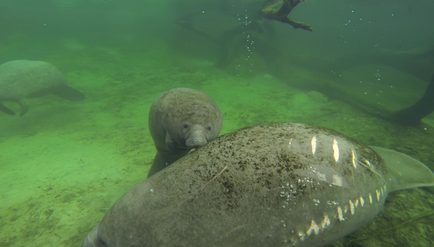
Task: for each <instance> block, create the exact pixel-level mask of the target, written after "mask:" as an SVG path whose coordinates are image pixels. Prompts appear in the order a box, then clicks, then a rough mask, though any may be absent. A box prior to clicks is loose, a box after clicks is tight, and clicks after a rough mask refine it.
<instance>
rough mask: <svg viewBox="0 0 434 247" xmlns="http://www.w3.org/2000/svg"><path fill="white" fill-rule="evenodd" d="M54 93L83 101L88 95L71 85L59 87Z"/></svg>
mask: <svg viewBox="0 0 434 247" xmlns="http://www.w3.org/2000/svg"><path fill="white" fill-rule="evenodd" d="M53 94H55V95H57V96H59V97H61V98H64V99H66V100H70V101H81V100H84V98H85V97H86V96H85V95H84V94H83V93H82V92H80V91H78V90H77V89H75V88H72V87H69V86H65V87H59V88H57V89H56V90H54V92H53Z"/></svg>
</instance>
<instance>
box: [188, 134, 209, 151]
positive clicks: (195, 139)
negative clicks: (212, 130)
mask: <svg viewBox="0 0 434 247" xmlns="http://www.w3.org/2000/svg"><path fill="white" fill-rule="evenodd" d="M207 143H208V140H207V138H206V134H205V132H204V131H203V130H196V131H194V132H193V133H192V134H191V136H190V137H189V138H188V139H187V140H186V141H185V144H186V145H187V147H189V148H197V147H200V146H203V145H205V144H207Z"/></svg>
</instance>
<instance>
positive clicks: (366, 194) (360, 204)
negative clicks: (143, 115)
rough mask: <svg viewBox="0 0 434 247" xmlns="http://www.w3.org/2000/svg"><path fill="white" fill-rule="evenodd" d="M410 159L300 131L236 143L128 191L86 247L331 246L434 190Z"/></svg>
mask: <svg viewBox="0 0 434 247" xmlns="http://www.w3.org/2000/svg"><path fill="white" fill-rule="evenodd" d="M433 185H434V174H433V173H432V171H430V169H429V168H427V167H426V166H425V165H423V164H422V163H420V162H419V161H416V160H414V159H413V158H411V157H409V156H406V155H404V154H401V153H398V152H395V151H391V150H388V149H383V148H376V147H374V148H370V147H367V146H365V145H362V144H360V143H358V142H356V141H354V140H352V139H350V138H348V137H346V136H344V135H342V134H340V133H338V132H335V131H332V130H329V129H325V128H321V127H315V126H310V125H305V124H296V123H272V124H264V125H258V126H254V127H250V128H245V129H241V130H238V131H236V132H233V133H230V134H226V135H224V136H221V137H219V138H217V139H216V140H214V141H212V142H210V143H208V144H207V145H205V146H203V147H201V148H199V149H198V150H196V151H194V152H192V153H190V154H188V155H187V156H185V157H183V158H181V159H179V160H178V161H176V162H174V163H173V164H172V165H171V166H169V167H168V168H166V169H164V170H162V171H161V172H159V173H157V174H155V175H154V176H152V177H151V178H149V179H147V180H146V181H145V182H143V183H142V184H140V185H138V186H137V187H135V188H134V189H132V190H131V191H129V192H127V193H126V194H125V195H124V196H123V197H122V198H121V199H120V200H119V201H118V202H116V204H115V205H114V206H113V207H112V208H111V209H110V211H109V212H108V213H107V214H106V215H105V217H104V218H103V220H102V221H101V223H100V224H99V226H97V227H96V228H95V229H94V230H92V232H91V233H90V234H89V235H88V236H87V237H86V238H85V240H84V242H83V245H82V246H84V247H89V246H106V247H115V246H116V247H132V246H140V247H144V246H152V247H156V246H188V247H194V246H197V247H202V246H216V247H217V246H218V247H221V246H225V247H226V246H234V247H241V246H248V247H252V246H258V247H264V246H270V247H276V246H309V247H315V246H324V245H327V244H330V243H332V242H333V241H335V240H337V239H339V238H341V237H343V236H345V235H347V234H349V233H351V232H353V231H354V230H356V229H358V228H360V227H361V226H363V225H365V224H366V223H367V222H369V221H370V220H372V219H373V218H374V217H375V216H376V215H377V214H378V213H379V212H380V211H381V209H382V208H383V205H384V202H385V199H386V196H387V195H388V194H389V193H390V192H392V191H395V190H400V189H407V188H413V187H419V186H433Z"/></svg>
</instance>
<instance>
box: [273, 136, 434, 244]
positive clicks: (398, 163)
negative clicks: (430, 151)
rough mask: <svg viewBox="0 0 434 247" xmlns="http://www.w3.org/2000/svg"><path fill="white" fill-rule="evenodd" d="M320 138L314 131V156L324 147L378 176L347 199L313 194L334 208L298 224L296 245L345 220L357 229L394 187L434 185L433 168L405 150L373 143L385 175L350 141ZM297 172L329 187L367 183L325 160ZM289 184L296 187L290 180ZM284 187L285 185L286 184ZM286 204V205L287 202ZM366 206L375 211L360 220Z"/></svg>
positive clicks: (317, 201)
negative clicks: (365, 187)
mask: <svg viewBox="0 0 434 247" xmlns="http://www.w3.org/2000/svg"><path fill="white" fill-rule="evenodd" d="M324 139H327V138H324ZM318 140H319V138H317V136H316V135H314V136H313V137H312V138H311V140H310V150H311V153H312V155H314V156H315V155H316V154H317V152H318V150H319V149H321V148H324V149H325V150H323V151H324V153H323V155H327V153H329V154H330V155H331V156H332V157H333V159H332V160H333V161H334V162H335V163H336V164H339V163H341V164H340V165H344V166H345V165H347V166H349V167H351V168H352V169H353V171H354V172H355V171H356V170H362V172H369V173H372V174H375V176H377V178H378V179H377V180H376V183H375V181H367V183H370V185H374V186H373V187H372V189H370V190H366V191H361V192H360V193H358V195H357V196H352V197H349V198H348V199H347V201H345V200H340V202H337V201H329V200H327V201H321V200H320V199H315V198H313V199H312V202H313V204H315V205H316V206H319V205H320V204H321V203H325V204H327V205H328V206H330V208H335V210H334V211H333V210H329V211H328V212H327V213H326V212H325V213H324V214H323V217H322V218H321V217H317V218H312V219H310V220H308V221H310V224H309V225H305V227H304V228H299V231H298V236H299V239H298V240H297V239H291V241H288V242H291V243H293V244H294V246H310V245H304V244H303V242H305V241H306V240H307V239H308V238H309V237H310V236H312V235H321V233H322V232H325V230H326V229H327V228H333V227H342V226H344V224H346V225H345V227H346V228H354V230H355V229H357V228H359V227H360V226H363V225H364V224H365V223H366V222H367V221H368V220H366V219H369V220H370V219H372V218H373V217H374V216H375V215H376V214H377V213H378V212H379V211H380V210H381V208H382V206H383V204H384V202H385V198H386V196H387V194H388V193H389V192H391V191H395V190H401V189H408V188H415V187H421V186H433V185H434V176H433V173H432V171H431V170H430V169H429V168H427V167H426V166H425V165H423V164H422V163H421V162H419V161H417V160H415V159H413V158H411V157H409V156H407V155H405V154H402V153H398V152H395V151H393V150H389V149H385V148H380V147H371V148H372V149H373V150H374V151H375V152H377V153H378V154H379V155H380V156H381V157H382V158H383V159H384V160H385V162H386V163H385V165H386V168H387V174H386V175H384V176H383V175H382V174H380V173H379V172H377V170H376V167H375V166H374V165H373V164H372V163H371V162H370V161H369V160H368V159H365V158H363V157H359V156H358V153H357V151H356V150H355V148H354V147H352V146H351V145H350V146H348V143H344V145H343V146H344V147H342V148H341V147H340V141H338V140H337V139H336V138H333V139H329V140H327V142H326V143H319V141H318ZM343 142H345V141H343ZM295 145H297V143H296V142H295V141H294V140H293V138H291V139H290V140H289V143H288V148H289V149H290V148H291V147H294V146H295ZM327 149H328V150H327ZM319 152H321V151H319ZM342 157H348V158H347V159H346V160H347V162H344V163H342V162H341V158H342ZM348 161H350V162H348ZM294 173H296V174H298V175H300V176H302V177H304V181H301V180H299V181H298V182H299V183H301V182H308V183H309V182H311V183H313V181H314V180H315V181H323V182H325V183H327V184H329V185H330V187H333V186H338V187H341V188H346V189H355V188H354V187H355V186H360V187H363V186H365V184H363V183H360V182H356V181H350V183H349V182H348V181H347V179H345V178H344V177H343V176H342V175H340V173H339V172H338V171H336V170H334V169H333V168H331V167H329V166H325V165H324V164H321V165H317V164H315V163H313V164H311V165H310V166H309V169H307V170H306V169H298V170H294ZM409 173H410V174H409ZM302 180H303V179H302ZM351 183H352V184H351ZM318 184H319V183H318ZM350 184H351V185H350ZM286 185H287V186H291V187H292V188H293V186H292V185H290V184H289V183H287V184H286ZM282 188H284V186H283V187H282ZM282 196H283V197H287V198H288V201H290V198H291V195H287V194H285V193H282ZM342 201H343V202H342ZM283 207H285V205H284V206H283ZM367 210H371V211H372V213H368V214H366V215H365V217H364V218H365V220H363V221H359V219H358V217H357V214H358V212H360V213H359V214H363V213H364V212H366V211H367ZM370 216H371V217H370ZM282 222H284V221H282ZM332 222H333V223H332ZM339 224H342V225H339ZM324 240H326V239H324ZM311 244H313V245H312V246H321V244H320V242H316V241H315V242H312V243H311Z"/></svg>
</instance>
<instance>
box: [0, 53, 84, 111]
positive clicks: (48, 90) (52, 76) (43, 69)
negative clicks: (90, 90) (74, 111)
mask: <svg viewBox="0 0 434 247" xmlns="http://www.w3.org/2000/svg"><path fill="white" fill-rule="evenodd" d="M48 94H55V95H57V96H59V97H61V98H64V99H67V100H71V101H80V100H83V99H84V98H85V96H84V94H83V93H81V92H80V91H78V90H76V89H74V88H72V87H70V86H69V85H68V83H67V82H66V79H65V77H64V76H63V74H62V73H61V72H60V71H59V70H58V69H57V68H56V67H54V66H53V65H51V64H49V63H46V62H42V61H30V60H13V61H10V62H6V63H3V64H1V65H0V111H2V112H4V113H7V114H9V115H15V112H13V111H12V110H11V109H9V108H7V107H6V106H4V105H3V102H4V101H12V102H16V103H18V104H20V105H21V113H20V116H23V115H24V114H26V112H27V111H28V110H29V103H28V102H27V98H38V97H42V96H45V95H48Z"/></svg>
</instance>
